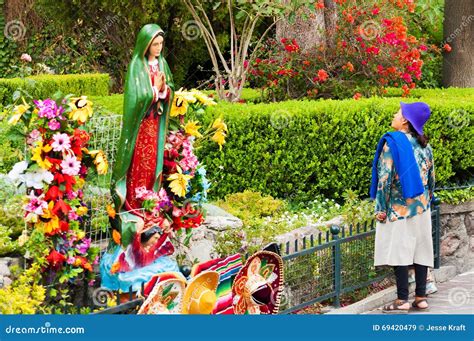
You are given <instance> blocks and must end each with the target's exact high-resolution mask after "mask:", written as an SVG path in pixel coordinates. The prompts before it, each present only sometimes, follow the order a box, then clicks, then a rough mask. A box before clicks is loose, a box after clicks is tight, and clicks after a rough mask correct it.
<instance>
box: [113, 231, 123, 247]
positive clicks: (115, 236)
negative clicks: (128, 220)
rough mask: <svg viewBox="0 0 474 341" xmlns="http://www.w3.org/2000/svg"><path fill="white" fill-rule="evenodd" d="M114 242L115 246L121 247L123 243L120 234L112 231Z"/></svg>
mask: <svg viewBox="0 0 474 341" xmlns="http://www.w3.org/2000/svg"><path fill="white" fill-rule="evenodd" d="M112 240H113V241H114V242H115V244H117V245H120V243H121V236H120V232H119V231H117V230H115V229H114V230H112Z"/></svg>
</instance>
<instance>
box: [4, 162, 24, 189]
mask: <svg viewBox="0 0 474 341" xmlns="http://www.w3.org/2000/svg"><path fill="white" fill-rule="evenodd" d="M27 168H28V162H26V161H20V162H17V163H16V164H15V165H14V166H13V168H12V170H11V171H10V172H8V178H9V179H10V180H11V181H13V182H14V183H15V184H19V183H22V182H23V181H24V174H23V172H24V171H25V170H26V169H27Z"/></svg>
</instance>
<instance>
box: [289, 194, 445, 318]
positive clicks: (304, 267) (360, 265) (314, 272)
mask: <svg viewBox="0 0 474 341" xmlns="http://www.w3.org/2000/svg"><path fill="white" fill-rule="evenodd" d="M431 219H432V226H433V229H432V236H433V251H434V260H435V261H434V267H435V268H436V269H437V268H439V265H440V252H439V244H440V219H439V200H435V201H434V203H433V206H432V212H431ZM294 243H295V244H294V250H295V253H292V254H289V250H290V246H291V245H290V244H289V243H287V244H286V245H283V248H282V249H283V253H284V255H283V261H284V266H285V272H284V273H285V289H284V290H285V291H284V295H283V298H284V299H283V301H282V304H283V306H282V309H281V312H280V313H281V314H288V313H291V312H294V311H297V310H300V309H303V308H305V307H308V306H311V305H313V304H315V303H317V302H321V301H325V300H328V299H332V300H333V305H334V306H336V307H338V306H340V296H341V295H343V294H346V293H349V292H353V291H354V290H357V289H360V288H363V287H367V286H369V285H370V284H372V283H375V282H378V281H381V280H382V279H384V278H386V277H389V276H391V275H392V272H393V271H392V269H391V267H388V266H381V267H375V266H374V265H373V264H374V244H375V223H374V222H372V223H371V224H365V225H364V226H360V225H356V226H355V227H354V226H348V227H347V226H346V227H344V226H343V227H339V226H332V227H331V229H330V231H327V232H326V234H325V235H322V234H321V233H320V234H319V235H318V236H317V238H315V237H314V236H309V238H308V237H305V238H303V239H300V240H297V241H295V242H294ZM298 250H300V251H298Z"/></svg>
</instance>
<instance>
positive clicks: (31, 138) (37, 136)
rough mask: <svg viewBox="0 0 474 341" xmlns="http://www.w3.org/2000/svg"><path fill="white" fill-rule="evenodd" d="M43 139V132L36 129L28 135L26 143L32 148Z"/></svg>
mask: <svg viewBox="0 0 474 341" xmlns="http://www.w3.org/2000/svg"><path fill="white" fill-rule="evenodd" d="M42 140H43V138H42V137H41V132H40V131H39V130H38V129H34V130H32V131H31V133H30V134H29V135H28V137H27V139H26V143H27V144H28V145H30V146H32V145H33V144H34V143H35V142H38V141H42Z"/></svg>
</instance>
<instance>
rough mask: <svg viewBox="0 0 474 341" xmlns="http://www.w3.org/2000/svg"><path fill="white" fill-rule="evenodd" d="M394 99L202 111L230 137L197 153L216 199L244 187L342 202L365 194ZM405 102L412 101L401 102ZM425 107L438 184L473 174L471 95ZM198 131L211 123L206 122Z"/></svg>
mask: <svg viewBox="0 0 474 341" xmlns="http://www.w3.org/2000/svg"><path fill="white" fill-rule="evenodd" d="M400 100H401V99H400V98H370V99H364V100H359V101H354V100H342V101H333V100H325V101H287V102H280V103H272V104H256V105H254V104H246V105H230V104H225V103H221V104H219V105H218V106H215V107H211V108H210V109H209V115H210V116H214V117H216V116H219V115H222V116H223V117H224V119H225V121H226V122H227V124H228V127H229V136H228V137H227V142H226V144H225V145H224V148H223V150H222V152H220V151H219V148H218V147H217V146H216V144H215V143H213V142H205V143H203V144H202V145H201V148H200V149H199V150H198V151H197V154H198V156H199V158H200V160H201V161H202V162H203V163H204V164H205V165H206V167H207V170H208V174H209V178H210V180H211V181H212V183H213V185H212V186H211V192H210V195H211V196H212V197H213V198H222V197H224V196H225V195H226V194H228V193H233V192H241V191H243V190H245V189H250V190H254V191H260V192H262V193H264V194H270V195H272V196H274V197H279V198H289V199H292V200H295V201H307V200H312V199H313V198H314V197H316V196H317V195H318V194H319V195H320V194H323V195H325V196H326V197H330V198H335V199H338V198H341V196H342V194H343V192H344V190H346V189H353V190H356V191H358V192H359V193H360V194H361V195H363V196H367V195H368V189H369V184H370V178H371V163H372V158H373V154H374V151H375V147H376V145H377V142H378V140H379V139H380V137H381V136H382V135H383V134H384V133H385V132H386V131H388V130H389V129H390V123H391V120H392V117H393V115H394V113H396V112H397V111H398V109H399V101H400ZM403 100H404V101H415V100H413V99H412V100H410V99H403ZM424 100H425V101H426V102H427V103H428V104H429V105H430V106H431V109H432V117H431V119H430V121H429V122H428V124H427V126H426V132H427V135H428V136H429V137H430V138H431V145H432V146H433V149H434V156H435V167H436V177H437V181H438V182H439V183H443V182H447V181H451V180H453V179H455V178H459V177H463V176H466V175H469V174H472V171H473V168H474V161H473V160H474V158H473V152H472V151H473V150H474V132H473V129H472V125H471V122H472V119H473V116H474V96H472V97H471V98H469V99H462V98H458V99H451V100H449V99H437V98H431V99H424ZM206 121H207V122H204V124H203V126H206V124H207V123H208V122H210V121H211V117H207V118H206Z"/></svg>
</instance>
